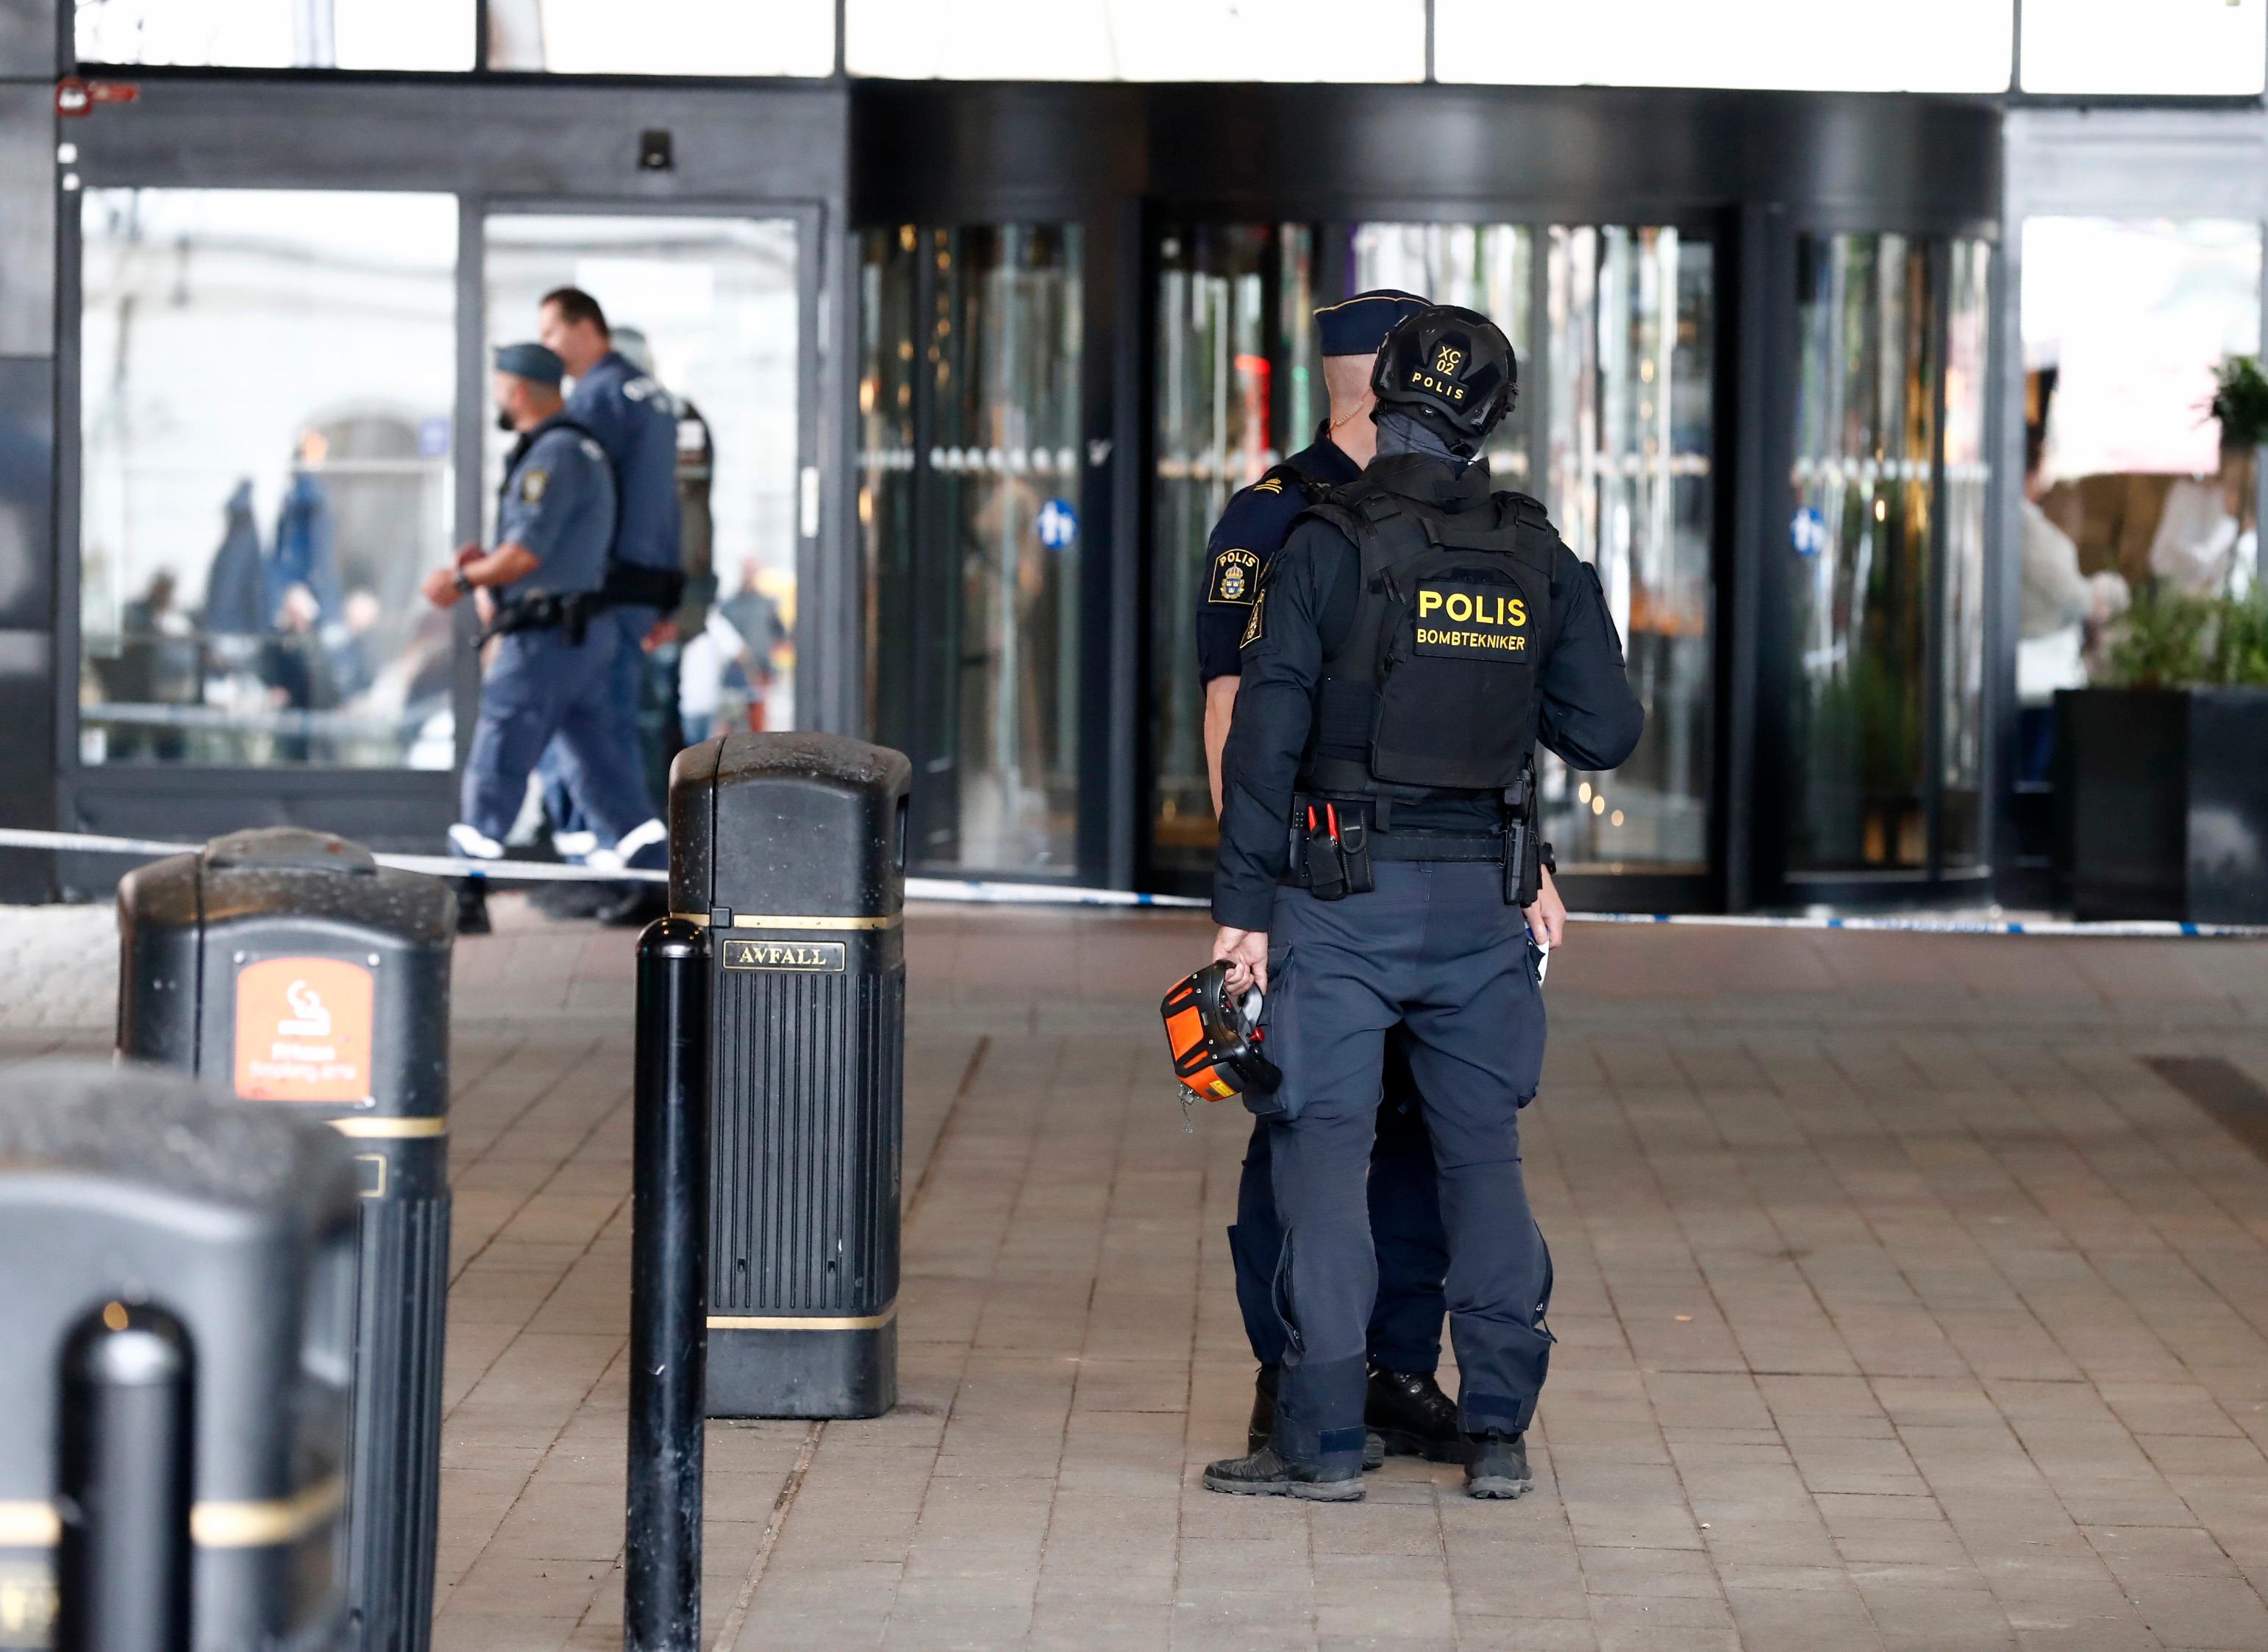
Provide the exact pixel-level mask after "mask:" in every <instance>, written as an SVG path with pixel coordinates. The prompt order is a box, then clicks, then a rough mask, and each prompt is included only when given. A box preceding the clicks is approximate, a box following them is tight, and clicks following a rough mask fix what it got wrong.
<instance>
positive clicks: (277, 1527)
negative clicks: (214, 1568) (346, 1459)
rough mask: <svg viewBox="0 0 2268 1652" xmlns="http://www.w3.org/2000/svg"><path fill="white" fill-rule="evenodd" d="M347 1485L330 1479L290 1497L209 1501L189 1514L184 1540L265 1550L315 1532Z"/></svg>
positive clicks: (206, 1545) (339, 1477)
mask: <svg viewBox="0 0 2268 1652" xmlns="http://www.w3.org/2000/svg"><path fill="white" fill-rule="evenodd" d="M346 1496H347V1483H346V1479H345V1478H344V1477H343V1476H342V1475H337V1474H333V1475H329V1476H327V1477H326V1478H324V1479H320V1480H317V1481H316V1482H315V1483H314V1484H313V1486H308V1487H306V1489H305V1490H304V1491H299V1492H295V1493H292V1494H291V1496H289V1497H281V1498H272V1499H269V1500H266V1501H252V1502H222V1501H204V1502H199V1503H197V1504H195V1505H194V1506H192V1507H191V1508H190V1509H189V1540H190V1541H191V1542H192V1543H194V1544H195V1545H197V1546H198V1547H199V1548H201V1549H267V1548H273V1547H275V1546H276V1545H278V1544H283V1543H293V1542H296V1541H298V1539H299V1538H304V1537H306V1535H307V1534H308V1533H309V1532H311V1531H315V1530H320V1528H321V1527H322V1526H323V1525H324V1523H326V1522H328V1520H329V1519H330V1518H331V1516H334V1515H335V1514H337V1513H338V1512H339V1508H340V1507H341V1506H342V1504H343V1503H344V1502H345V1501H346Z"/></svg>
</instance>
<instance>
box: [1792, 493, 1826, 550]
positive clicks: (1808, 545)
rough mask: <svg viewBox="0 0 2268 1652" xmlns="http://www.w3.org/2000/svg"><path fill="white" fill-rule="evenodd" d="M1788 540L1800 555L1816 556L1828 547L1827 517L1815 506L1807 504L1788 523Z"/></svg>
mask: <svg viewBox="0 0 2268 1652" xmlns="http://www.w3.org/2000/svg"><path fill="white" fill-rule="evenodd" d="M1787 542H1788V543H1789V544H1791V545H1793V546H1794V547H1795V554H1796V555H1797V556H1799V557H1816V556H1817V555H1818V554H1819V553H1820V552H1821V551H1823V550H1824V549H1827V519H1826V518H1825V517H1824V516H1822V515H1821V514H1820V513H1819V512H1818V510H1817V508H1816V507H1815V506H1813V505H1805V506H1804V507H1803V508H1802V509H1801V510H1800V511H1798V512H1797V513H1795V520H1793V521H1792V522H1790V523H1789V524H1788V525H1787Z"/></svg>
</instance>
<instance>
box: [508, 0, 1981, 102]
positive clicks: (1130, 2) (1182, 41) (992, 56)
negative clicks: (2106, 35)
mask: <svg viewBox="0 0 2268 1652" xmlns="http://www.w3.org/2000/svg"><path fill="white" fill-rule="evenodd" d="M740 3H741V4H745V3H746V0H740ZM490 4H494V0H490ZM972 11H979V12H981V22H980V21H979V20H978V19H977V18H976V17H973V16H972V15H971V13H972ZM1353 41H1359V42H1360V44H1359V48H1351V47H1350V42H1353ZM843 48H844V57H845V61H846V63H847V64H848V67H849V69H850V71H851V73H852V74H854V75H878V76H881V77H887V78H888V79H892V80H932V79H943V80H1241V81H1252V80H1288V81H1332V80H1336V81H1369V82H1378V81H1388V80H1402V81H1414V80H1423V79H1425V0H1175V4H1171V5H1160V4H1157V3H1156V0H984V4H983V6H982V7H981V8H972V7H969V6H967V5H940V4H938V3H937V0H846V4H845V6H844V18H843ZM2005 78H2006V77H2003V80H2004V83H2005Z"/></svg>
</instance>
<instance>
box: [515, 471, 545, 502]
mask: <svg viewBox="0 0 2268 1652" xmlns="http://www.w3.org/2000/svg"><path fill="white" fill-rule="evenodd" d="M550 485H551V473H550V472H549V470H546V469H544V468H542V467H541V465H531V466H529V467H528V468H527V470H525V471H523V472H522V473H521V475H520V478H519V498H520V502H521V503H522V504H524V505H534V504H535V503H537V502H538V501H539V500H541V498H543V490H544V489H546V488H548V487H549V486H550Z"/></svg>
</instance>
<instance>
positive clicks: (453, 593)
mask: <svg viewBox="0 0 2268 1652" xmlns="http://www.w3.org/2000/svg"><path fill="white" fill-rule="evenodd" d="M564 373H565V368H564V365H563V364H562V363H561V361H560V359H559V358H558V357H557V356H556V355H555V354H553V353H552V352H551V351H550V350H546V349H545V348H544V347H543V346H542V345H541V344H506V345H504V346H503V347H501V348H500V349H498V350H497V352H496V377H495V397H496V405H497V416H498V417H499V419H500V421H501V422H503V423H504V424H505V425H506V426H507V427H508V428H510V429H512V430H515V431H519V441H518V442H516V443H515V444H514V445H513V446H512V453H511V455H510V457H509V459H508V460H507V461H506V463H505V468H504V486H503V489H502V490H501V492H500V493H499V495H498V498H497V543H496V548H495V549H493V550H488V551H483V550H482V549H481V548H480V547H479V546H477V545H468V546H465V547H464V548H463V549H460V551H459V552H458V553H457V557H456V562H455V564H454V565H453V566H452V567H447V568H437V569H435V570H434V571H433V572H431V574H429V575H427V576H426V579H425V582H424V592H425V595H426V597H427V598H428V599H429V600H430V601H432V602H433V603H434V604H435V606H437V607H439V608H452V607H453V606H455V605H456V603H457V602H458V601H460V600H461V599H463V598H465V597H467V596H470V595H472V594H475V592H482V593H486V594H487V601H489V602H490V604H492V605H493V618H492V619H491V621H490V628H489V629H490V634H491V635H494V636H496V637H497V638H499V641H498V643H497V653H496V656H495V659H494V661H493V662H492V663H491V664H490V667H489V671H488V675H487V677H486V679H485V680H484V681H483V682H482V685H481V713H480V721H479V722H478V724H477V725H475V728H474V730H473V740H472V749H471V751H470V753H469V755H468V757H467V759H466V763H465V778H464V789H463V794H462V800H461V804H460V819H459V820H458V822H457V823H456V824H455V825H453V826H452V827H451V828H450V829H449V846H450V848H451V850H452V852H454V853H456V854H459V855H461V856H465V857H467V858H468V859H475V860H494V859H500V858H501V857H502V856H503V854H504V837H505V835H506V834H507V833H508V832H510V831H511V830H512V822H513V820H514V819H515V818H516V817H517V816H518V815H519V808H520V804H521V803H522V801H523V800H525V799H526V797H527V778H528V776H529V774H530V773H532V772H533V771H534V768H535V763H536V759H537V758H538V757H539V756H541V754H542V752H543V749H544V748H545V746H546V745H547V744H549V742H550V741H552V739H553V738H554V737H555V736H556V738H557V739H558V741H560V745H561V749H562V751H563V757H564V760H565V763H566V764H567V772H568V774H569V776H570V778H571V781H572V783H573V784H574V786H575V789H576V791H577V793H578V795H579V796H580V797H582V798H583V799H585V802H586V806H587V807H588V808H591V809H592V810H593V825H594V830H596V831H597V832H598V833H599V835H600V840H601V846H602V848H603V849H613V850H615V852H620V845H621V844H624V843H626V842H629V841H630V839H631V837H632V836H633V835H634V834H637V833H638V832H639V831H640V830H641V829H643V828H644V827H645V825H646V822H649V821H651V820H652V809H651V808H649V807H647V805H646V804H645V803H644V785H643V784H642V783H641V782H640V780H639V778H638V774H637V753H636V751H635V749H631V748H630V747H627V746H625V745H624V744H623V743H622V741H621V740H620V739H619V738H618V737H617V735H616V733H615V725H614V722H613V720H612V714H611V711H610V704H611V702H610V698H609V696H610V693H611V690H612V677H611V675H610V674H611V668H612V667H613V665H614V662H615V654H616V651H617V649H618V648H619V647H620V632H619V631H617V630H616V629H615V627H613V626H611V625H608V624H606V623H603V609H602V608H601V606H600V592H601V590H602V588H603V587H604V586H605V584H606V579H607V547H608V544H609V543H610V542H612V541H613V539H614V534H615V482H614V473H613V469H612V467H610V466H609V465H608V462H607V455H606V454H605V453H604V451H603V450H601V449H600V446H599V444H598V441H597V439H595V438H594V437H593V436H592V435H591V433H590V432H589V431H585V429H583V428H582V427H581V426H580V425H579V424H576V423H575V422H574V421H573V420H572V419H570V418H569V417H567V416H566V409H565V406H564V404H563V402H562V400H561V397H560V394H559V386H560V380H561V379H562V378H563V376H564ZM466 888H467V889H470V890H472V891H473V893H474V894H475V896H477V893H478V890H477V886H475V885H473V884H470V883H468V884H467V885H466ZM463 915H464V916H465V918H467V919H468V921H469V922H470V923H471V924H472V925H473V926H474V927H475V929H478V928H481V927H483V926H485V912H484V911H482V910H481V909H480V906H479V903H478V902H477V900H474V901H472V902H470V903H468V905H467V907H466V908H465V909H464V912H463Z"/></svg>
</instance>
